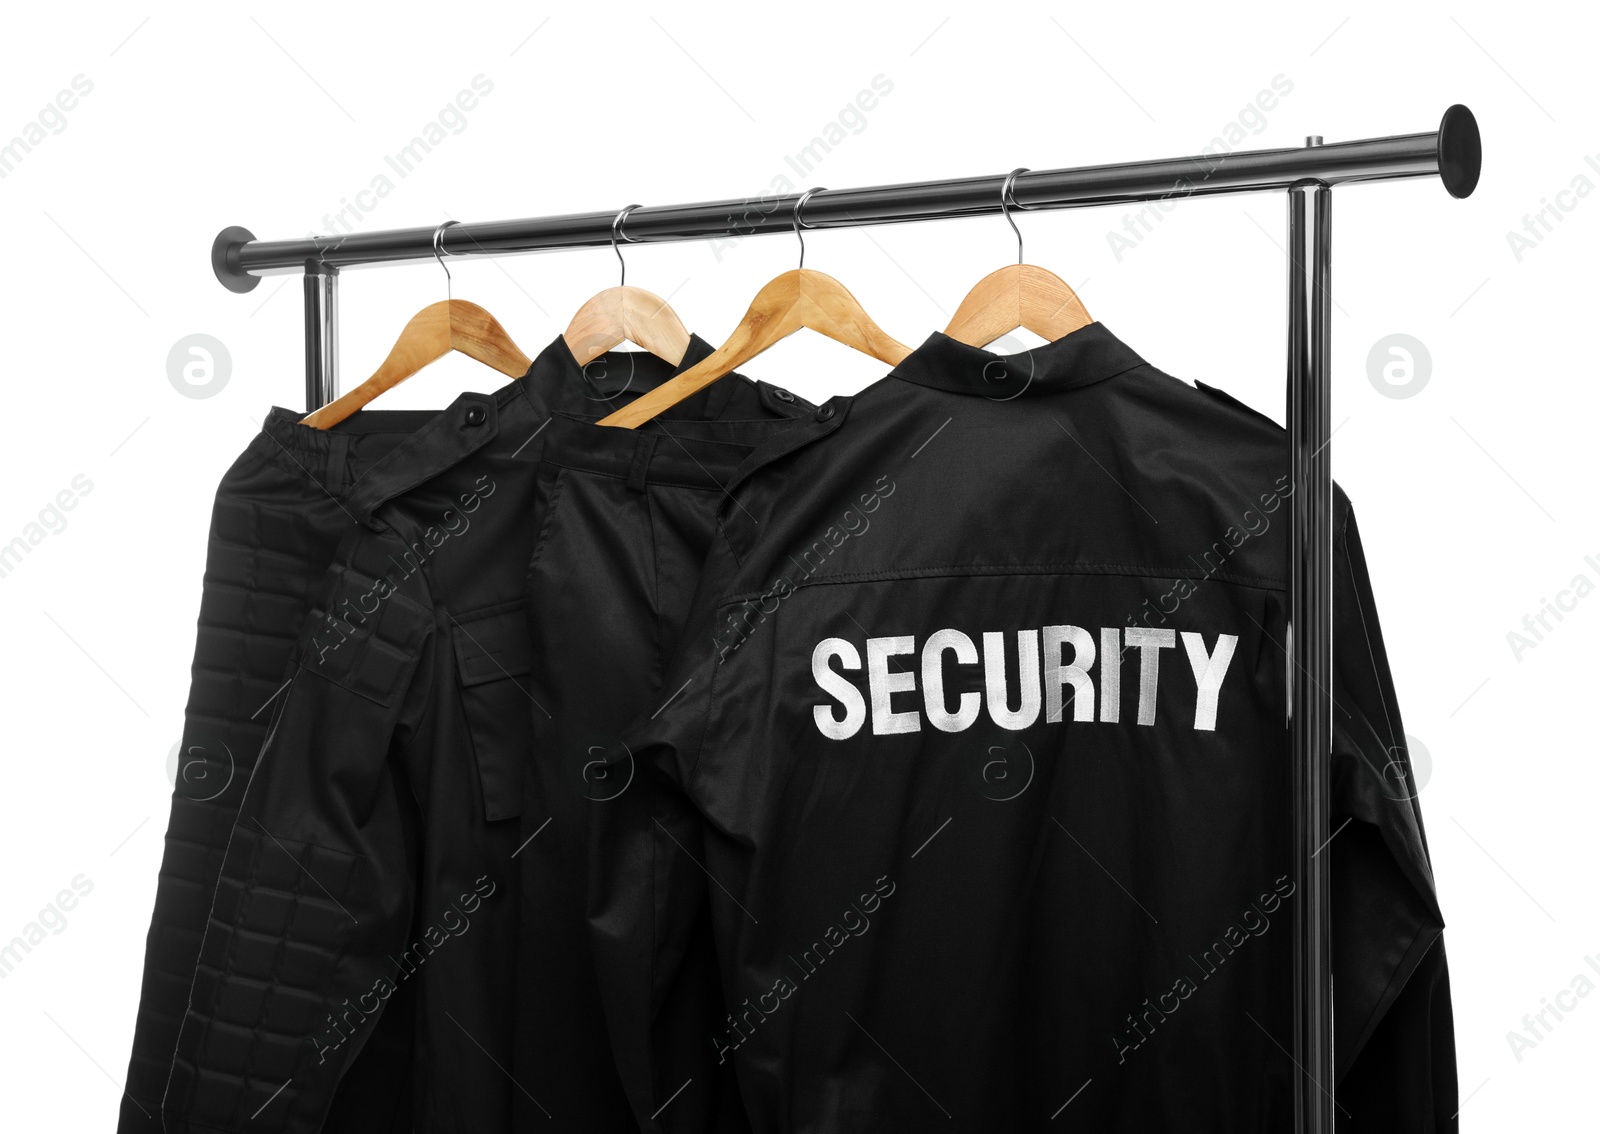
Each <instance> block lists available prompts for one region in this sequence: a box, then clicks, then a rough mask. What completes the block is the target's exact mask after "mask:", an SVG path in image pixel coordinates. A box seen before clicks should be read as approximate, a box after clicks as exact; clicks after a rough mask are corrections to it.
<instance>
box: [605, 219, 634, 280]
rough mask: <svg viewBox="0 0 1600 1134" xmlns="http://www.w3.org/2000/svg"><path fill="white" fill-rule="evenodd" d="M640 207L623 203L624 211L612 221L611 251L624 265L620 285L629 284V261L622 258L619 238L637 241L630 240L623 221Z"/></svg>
mask: <svg viewBox="0 0 1600 1134" xmlns="http://www.w3.org/2000/svg"><path fill="white" fill-rule="evenodd" d="M638 207H639V206H638V205H623V206H622V211H621V212H620V213H618V214H617V216H616V219H615V220H613V221H612V222H611V251H613V252H615V253H616V254H617V263H619V264H621V265H622V278H621V279H620V280H618V281H617V286H618V287H626V286H627V284H628V261H626V260H624V259H623V258H622V249H620V248H618V247H617V238H618V237H621V238H622V241H623V243H625V244H633V243H635V242H634V241H632V240H629V239H628V236H627V234H626V233H624V232H623V231H622V222H623V221H625V220H627V219H628V214H629V213H631V212H633V210H634V209H637V208H638Z"/></svg>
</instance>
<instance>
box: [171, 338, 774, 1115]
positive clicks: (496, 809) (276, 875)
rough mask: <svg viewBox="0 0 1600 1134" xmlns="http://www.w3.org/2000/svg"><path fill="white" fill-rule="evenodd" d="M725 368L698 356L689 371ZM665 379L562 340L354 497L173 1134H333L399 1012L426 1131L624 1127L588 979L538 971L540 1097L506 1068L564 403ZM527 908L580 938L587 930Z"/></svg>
mask: <svg viewBox="0 0 1600 1134" xmlns="http://www.w3.org/2000/svg"><path fill="white" fill-rule="evenodd" d="M709 351H710V348H709V346H707V345H706V344H705V343H704V342H702V341H701V340H698V339H695V340H694V342H693V344H692V345H691V349H690V354H689V355H688V356H687V357H686V359H685V365H687V364H689V363H692V362H693V361H695V360H697V359H698V358H700V357H703V356H704V355H705V354H707V353H709ZM671 373H672V368H670V367H667V366H665V365H664V364H661V363H660V362H659V360H654V359H652V358H650V357H649V356H640V355H633V354H615V355H609V356H604V357H603V358H602V359H601V360H600V362H599V363H598V364H591V365H590V367H588V368H587V369H586V370H585V371H583V372H580V370H579V368H578V367H577V364H576V362H575V361H574V360H573V358H572V355H571V353H570V351H568V350H567V348H566V346H565V344H564V343H563V342H562V341H561V340H560V339H558V340H556V342H555V343H553V344H552V345H551V346H550V347H549V348H547V349H546V350H545V351H544V352H543V353H541V354H540V356H539V358H538V359H536V360H535V362H534V365H533V369H532V370H531V371H530V374H529V376H528V377H526V378H524V379H522V380H521V381H519V382H515V383H512V384H511V385H509V386H507V387H505V388H504V389H502V390H500V391H499V392H498V393H496V394H494V395H479V394H467V395H463V396H462V397H461V398H459V399H457V401H456V402H455V403H454V404H453V405H452V406H451V407H449V408H448V409H447V410H445V411H443V412H442V413H440V414H439V415H437V416H436V417H435V418H434V419H433V420H432V421H431V422H430V423H429V424H428V425H427V426H426V427H424V428H423V429H420V430H418V431H417V432H416V433H415V434H413V436H411V437H410V438H408V439H407V440H406V441H405V442H404V443H403V444H401V445H400V446H398V447H396V448H395V449H394V450H393V451H392V452H391V453H390V454H389V456H388V457H387V458H386V459H384V460H383V461H382V462H380V464H379V465H378V466H377V467H376V468H374V469H373V470H372V472H371V473H369V475H368V476H366V477H365V478H363V479H362V481H361V482H360V483H359V484H358V485H357V486H356V487H355V488H354V490H352V491H351V492H349V493H348V494H347V495H346V497H345V501H344V503H345V506H346V507H348V508H349V509H350V511H351V512H352V513H353V514H354V515H355V516H356V518H357V519H358V520H359V521H360V525H359V526H352V528H351V529H350V530H349V531H348V532H347V533H346V535H345V538H344V539H343V541H342V542H341V544H340V547H339V549H338V550H337V552H336V553H335V555H334V558H333V565H332V567H331V568H330V569H329V572H328V575H327V577H326V579H325V580H324V582H323V584H322V585H321V587H320V588H319V590H318V594H317V597H316V601H315V605H314V609H313V611H312V613H311V616H310V618H309V620H308V622H307V623H306V628H305V630H304V631H303V633H302V634H301V636H300V639H299V642H298V644H297V647H296V660H295V664H294V666H293V669H292V674H291V677H290V681H289V685H288V687H287V688H286V689H285V690H283V692H282V693H281V694H280V695H279V697H278V698H277V699H276V700H274V701H273V704H272V709H271V710H270V711H271V712H272V714H273V723H272V725H271V729H270V733H269V735H268V737H267V739H266V742H265V745H264V747H263V749H262V751H261V755H260V758H259V760H258V762H257V766H256V770H255V773H254V775H253V777H252V779H251V782H250V786H249V790H248V792H247V793H246V795H245V798H244V800H243V803H242V805H241V807H240V810H239V815H238V820H237V822H236V824H235V825H234V828H233V833H232V837H231V839H230V841H229V844H228V848H227V853H226V857H225V861H224V864H223V867H222V871H221V877H220V881H219V884H218V887H217V893H216V899H215V903H214V906H213V908H212V911H211V916H210V919H209V924H208V927H207V930H206V934H205V940H204V944H203V946H202V949H201V954H200V959H199V963H198V965H197V968H196V971H195V979H194V987H193V991H192V994H191V996H190V1000H189V1010H188V1013H187V1015H186V1017H185V1019H184V1022H183V1026H182V1030H181V1034H180V1037H179V1041H178V1045H177V1054H176V1058H175V1059H174V1062H173V1069H172V1076H171V1082H170V1085H169V1087H168V1089H167V1092H166V1095H165V1099H164V1102H163V1113H164V1118H165V1121H166V1124H167V1126H166V1128H167V1130H168V1131H185V1130H194V1131H213V1130H261V1129H271V1130H285V1131H296V1132H311V1131H317V1130H323V1129H327V1130H337V1129H341V1127H339V1126H337V1125H336V1120H335V1117H334V1116H335V1115H336V1114H337V1110H336V1108H337V1107H338V1105H339V1092H340V1084H341V1082H342V1081H344V1080H346V1079H348V1078H349V1077H350V1076H351V1075H354V1074H357V1073H359V1071H360V1066H361V1064H360V1057H361V1055H362V1053H363V1052H364V1051H365V1050H366V1049H367V1048H369V1047H370V1045H371V1044H372V1043H374V1042H377V1041H378V1039H379V1037H381V1036H382V1034H383V1025H384V1023H385V1022H386V1021H387V1020H388V1019H389V1016H390V1013H391V1011H392V1010H393V1008H394V1007H395V1006H396V1005H397V1004H398V1003H402V1002H403V1001H404V1000H405V999H406V998H407V997H410V998H411V999H412V1001H413V1011H414V1013H415V1027H414V1029H413V1034H412V1040H413V1048H412V1060H413V1062H412V1076H411V1100H410V1104H409V1120H410V1121H411V1122H412V1123H413V1124H414V1125H415V1127H416V1128H418V1129H426V1130H472V1131H490V1132H493V1131H500V1130H509V1129H511V1113H512V1098H513V1096H514V1095H515V1096H526V1097H527V1098H528V1099H534V1100H537V1104H538V1105H542V1106H546V1107H548V1108H549V1113H551V1114H552V1115H553V1116H555V1118H556V1120H557V1121H558V1122H559V1123H562V1124H566V1125H567V1126H568V1128H572V1129H596V1128H606V1127H607V1125H608V1124H609V1123H610V1122H611V1120H612V1118H613V1117H615V1118H617V1119H618V1120H620V1121H625V1122H627V1123H628V1124H630V1125H631V1118H629V1117H628V1115H627V1111H626V1105H625V1102H624V1101H623V1099H622V1095H621V1092H620V1088H619V1087H618V1086H617V1085H616V1081H615V1077H616V1073H615V1071H614V1069H613V1066H612V1061H611V1057H610V1051H609V1046H608V1045H607V1043H606V1038H605V1031H604V1026H603V1016H602V1013H601V1009H600V1004H599V997H598V992H597V991H595V990H594V988H593V975H592V971H588V970H580V971H572V972H566V971H556V972H547V973H540V974H535V975H536V976H538V977H539V978H540V979H542V980H545V981H547V982H549V983H550V985H551V987H553V988H559V989H560V990H561V993H562V997H561V1004H562V1005H565V1006H567V1008H563V1009H561V1010H554V1009H555V1006H554V1005H551V1006H548V1009H549V1010H547V1011H546V1012H545V1013H544V1014H543V1016H542V1017H541V1020H542V1023H543V1026H545V1027H547V1028H549V1029H551V1031H552V1034H557V1035H561V1036H566V1037H569V1039H570V1042H568V1043H567V1044H566V1045H564V1046H562V1045H551V1046H552V1047H553V1048H555V1049H556V1051H557V1054H558V1055H559V1056H560V1058H559V1060H558V1061H556V1062H555V1063H553V1064H552V1065H550V1066H547V1067H544V1068H541V1078H540V1079H539V1080H538V1081H537V1082H525V1081H521V1080H520V1079H514V1078H513V1077H512V1076H511V1075H510V1074H509V1072H508V1070H507V1068H509V1067H510V1065H511V1062H512V1055H511V1042H512V1036H511V1033H512V1022H513V1004H514V1003H515V1002H516V998H517V996H518V994H519V982H521V981H522V974H519V973H518V972H517V971H516V960H517V955H516V944H517V942H516V937H517V928H518V906H519V895H518V892H517V886H516V879H515V872H516V867H517V863H516V862H515V861H514V856H515V855H516V854H517V853H518V851H519V844H520V843H521V833H520V829H519V823H518V819H519V816H520V813H521V809H522V802H523V801H522V792H521V777H522V774H523V771H524V768H525V765H526V763H527V761H528V759H529V757H530V751H531V740H530V732H531V724H532V722H531V719H530V716H529V714H530V712H531V711H533V709H532V706H531V704H530V701H529V699H528V691H527V688H526V680H527V678H526V675H527V672H528V668H529V665H530V659H529V653H528V651H529V646H528V635H527V623H526V610H525V607H526V600H525V596H524V585H525V571H526V567H527V563H528V559H529V555H530V553H531V551H532V548H533V545H534V542H535V537H536V534H537V533H536V530H535V528H534V525H533V524H532V523H531V522H530V521H531V515H532V504H533V495H534V489H535V476H534V471H535V469H536V468H537V465H538V457H539V453H540V449H541V445H542V441H541V436H542V433H543V431H544V429H545V428H546V427H547V426H548V425H549V422H550V418H551V412H550V408H549V401H548V399H549V398H550V397H551V396H552V395H553V394H554V393H556V392H558V391H559V393H560V396H562V397H566V396H567V392H568V391H570V392H572V396H573V397H575V398H577V399H580V400H581V402H580V403H579V404H580V408H579V410H578V411H577V413H578V414H579V415H580V416H583V417H589V418H592V417H595V416H599V415H600V414H603V413H604V412H606V411H608V410H609V409H610V408H612V406H613V405H615V404H617V403H618V402H619V401H622V400H627V399H630V398H631V397H633V396H634V395H636V394H637V393H638V392H640V391H642V390H644V389H648V388H650V387H651V386H653V385H655V384H658V383H659V382H661V381H663V380H664V379H665V378H666V377H669V376H670V375H671ZM780 393H781V392H777V391H774V390H772V388H770V387H765V386H757V385H755V384H751V383H749V382H747V381H744V380H733V379H730V380H725V381H723V382H720V383H718V384H716V385H715V386H713V387H712V388H711V389H710V390H708V391H706V392H705V393H704V394H702V395H699V396H697V399H695V400H694V401H693V402H692V403H686V404H685V406H684V407H680V410H679V411H677V413H675V415H674V417H673V419H671V420H669V421H667V422H664V423H663V424H662V425H661V426H658V427H657V428H658V429H667V428H670V429H672V430H673V431H675V432H679V433H684V434H686V435H692V433H693V430H694V429H695V428H696V419H698V418H699V417H701V416H704V417H713V418H714V417H717V416H726V415H733V416H739V415H740V414H743V413H745V412H747V411H748V413H749V414H750V416H754V417H763V418H767V419H769V420H770V421H771V422H773V423H780V422H787V421H788V420H789V419H790V418H791V417H792V415H793V414H794V413H795V412H796V406H795V404H794V402H793V399H792V398H789V397H788V395H786V394H784V395H782V396H779V395H780ZM590 399H594V400H590ZM585 411H587V412H585ZM664 442H665V439H664V438H663V443H664ZM529 897H531V900H533V901H535V902H541V901H543V902H546V903H547V905H548V911H549V918H550V921H551V923H552V924H553V925H560V924H566V925H567V926H568V929H567V932H569V933H570V934H571V935H572V936H573V937H575V938H578V939H580V940H581V938H582V933H583V931H582V923H581V910H578V909H576V908H573V907H570V906H569V904H568V903H567V902H565V901H564V900H561V899H560V897H559V896H546V895H540V894H537V893H536V894H533V895H531V896H529ZM568 1009H570V1014H568ZM525 1101H526V1100H525ZM584 1108H591V1109H590V1110H589V1111H588V1112H587V1113H586V1112H585V1109H584ZM609 1128H619V1127H617V1126H610V1127H609Z"/></svg>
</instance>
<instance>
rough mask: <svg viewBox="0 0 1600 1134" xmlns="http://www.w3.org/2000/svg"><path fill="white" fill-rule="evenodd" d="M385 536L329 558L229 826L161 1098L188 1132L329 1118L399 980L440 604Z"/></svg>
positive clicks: (298, 1124) (299, 1124)
mask: <svg viewBox="0 0 1600 1134" xmlns="http://www.w3.org/2000/svg"><path fill="white" fill-rule="evenodd" d="M389 550H390V549H389V548H388V547H387V545H386V541H385V539H384V538H383V537H379V538H373V537H372V536H371V535H370V533H369V534H367V535H366V536H365V538H360V537H358V538H354V539H352V540H351V541H349V543H348V544H347V550H346V552H345V553H344V554H343V555H342V556H341V558H340V560H339V561H338V562H336V564H335V566H334V567H333V568H331V569H330V571H329V577H328V580H327V582H326V583H325V586H324V592H323V597H322V601H321V602H320V603H319V604H318V606H317V607H316V608H315V609H314V610H313V612H312V615H311V618H310V620H309V622H308V625H307V628H306V630H305V632H304V633H303V635H302V637H301V641H300V644H299V662H298V665H297V667H296V669H295V671H294V673H293V676H292V678H291V679H290V682H289V685H288V687H287V688H286V689H285V690H284V691H283V692H282V693H281V694H280V700H279V704H278V706H277V710H276V719H275V720H274V722H273V725H272V728H271V730H270V732H269V734H268V737H267V740H266V742H265V744H264V746H263V748H262V752H261V756H260V759H259V760H258V762H257V766H256V770H255V773H254V775H253V776H252V777H251V780H250V785H249V788H248V789H247V790H246V793H245V798H244V802H243V805H242V807H241V809H240V813H239V818H238V821H237V822H236V823H235V825H234V828H233V833H232V836H231V838H230V839H229V842H228V851H227V855H226V858H225V859H224V862H223V867H222V874H221V878H220V880H219V883H218V886H217V893H216V898H215V900H214V902H213V905H212V909H211V916H210V919H209V921H208V923H207V927H206V933H205V940H204V943H203V944H202V946H201V951H200V961H199V965H198V966H197V969H196V972H195V978H194V984H193V987H192V989H191V992H190V996H189V1007H188V1011H187V1013H186V1015H185V1017H184V1021H183V1025H182V1030H181V1032H180V1034H179V1038H178V1049H177V1054H176V1057H175V1059H174V1062H173V1067H172V1073H171V1076H170V1079H169V1082H168V1086H167V1091H166V1095H165V1098H164V1099H163V1103H162V1113H163V1119H164V1122H165V1127H166V1129H167V1130H168V1131H169V1132H174V1131H213V1130H261V1129H271V1130H281V1131H316V1130H319V1129H321V1128H322V1124H323V1121H324V1118H325V1116H326V1114H327V1110H328V1107H329V1104H330V1102H331V1100H332V1097H333V1092H334V1089H335V1087H336V1086H337V1085H338V1083H339V1080H340V1077H341V1075H342V1074H343V1073H344V1071H345V1069H346V1068H348V1067H349V1065H350V1063H351V1062H352V1061H353V1060H354V1058H355V1056H356V1055H357V1054H358V1053H359V1052H360V1050H361V1048H362V1046H363V1045H364V1044H365V1043H366V1041H367V1039H368V1038H369V1036H370V1035H371V1033H372V1029H373V1027H374V1026H375V1025H376V1023H377V1018H378V1017H379V1016H380V1015H381V1014H382V1012H383V1007H384V1003H385V1001H387V1000H388V998H389V996H390V995H391V994H392V993H393V992H394V989H395V981H396V974H397V970H396V967H395V962H394V961H392V960H391V959H390V958H391V956H393V955H398V954H399V953H400V952H401V951H402V950H403V949H404V948H405V937H406V934H407V931H408V929H409V927H410V924H411V917H412V893H413V888H414V874H415V865H414V864H415V853H414V852H415V847H416V845H417V829H418V818H417V814H416V805H415V802H414V799H413V796H412V794H411V790H410V786H409V784H408V782H407V779H406V777H405V774H404V772H403V770H402V763H401V756H402V754H403V753H404V752H405V749H406V747H407V745H408V744H409V743H410V741H411V740H412V739H413V737H414V735H415V731H416V723H417V721H418V719H419V718H420V716H421V714H422V713H423V712H425V710H426V705H425V702H426V696H425V694H424V693H423V691H425V690H426V689H427V688H428V684H427V682H426V680H424V679H419V676H418V675H419V671H421V670H424V669H425V668H426V667H428V666H429V665H430V664H431V651H432V644H433V635H432V628H433V620H432V612H431V607H430V604H429V602H428V598H427V594H426V590H425V587H424V586H423V584H422V582H421V573H420V572H413V573H412V574H411V575H410V576H408V577H406V578H405V579H403V580H402V581H400V582H398V583H396V582H394V581H392V580H391V578H390V577H389V576H390V573H391V572H392V571H393V565H394V563H395V562H396V561H395V560H390V559H389V557H388V554H387V553H388V551H389Z"/></svg>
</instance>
